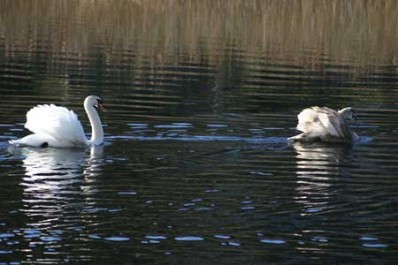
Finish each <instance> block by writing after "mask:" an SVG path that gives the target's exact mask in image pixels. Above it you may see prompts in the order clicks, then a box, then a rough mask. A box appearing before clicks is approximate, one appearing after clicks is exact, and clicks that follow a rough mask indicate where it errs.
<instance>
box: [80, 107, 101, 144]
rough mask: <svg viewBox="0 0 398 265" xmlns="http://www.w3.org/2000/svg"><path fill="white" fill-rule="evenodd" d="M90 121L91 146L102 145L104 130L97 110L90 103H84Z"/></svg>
mask: <svg viewBox="0 0 398 265" xmlns="http://www.w3.org/2000/svg"><path fill="white" fill-rule="evenodd" d="M84 109H85V110H86V113H87V116H88V119H89V121H90V124H91V139H90V140H89V141H88V143H89V144H91V145H100V144H102V142H103V141H104V130H103V129H102V124H101V120H100V117H99V115H98V112H97V110H96V109H95V108H94V107H93V106H92V105H90V104H88V102H84Z"/></svg>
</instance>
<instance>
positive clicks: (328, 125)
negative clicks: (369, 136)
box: [317, 107, 344, 137]
mask: <svg viewBox="0 0 398 265" xmlns="http://www.w3.org/2000/svg"><path fill="white" fill-rule="evenodd" d="M317 113H318V118H319V121H320V123H321V124H322V125H323V127H325V130H326V132H325V133H328V134H330V135H331V136H334V137H344V133H343V132H342V130H341V127H342V122H344V121H343V120H342V119H341V118H340V115H339V114H338V112H337V111H335V110H333V109H331V108H327V107H323V108H319V107H318V108H317Z"/></svg>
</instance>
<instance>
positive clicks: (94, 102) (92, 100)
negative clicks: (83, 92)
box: [84, 96, 105, 111]
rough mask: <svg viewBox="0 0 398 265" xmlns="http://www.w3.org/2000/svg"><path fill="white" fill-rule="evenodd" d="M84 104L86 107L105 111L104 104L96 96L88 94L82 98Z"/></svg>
mask: <svg viewBox="0 0 398 265" xmlns="http://www.w3.org/2000/svg"><path fill="white" fill-rule="evenodd" d="M84 106H87V107H89V106H90V107H94V108H96V109H100V110H102V111H105V108H104V105H103V104H102V99H101V98H100V97H97V96H88V97H86V99H85V100H84Z"/></svg>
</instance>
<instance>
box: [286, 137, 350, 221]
mask: <svg viewBox="0 0 398 265" xmlns="http://www.w3.org/2000/svg"><path fill="white" fill-rule="evenodd" d="M294 148H295V150H296V153H297V155H296V158H297V162H296V163H297V164H296V175H297V184H298V185H297V188H296V191H297V197H296V202H298V203H300V204H302V205H303V206H304V207H303V211H302V215H304V216H305V215H307V214H314V213H320V212H322V211H323V210H325V209H327V208H328V203H329V201H330V199H331V196H333V195H334V194H335V192H334V191H333V190H334V188H333V185H335V184H336V183H337V182H338V180H339V178H340V177H344V176H346V175H347V174H349V171H348V169H347V168H346V167H344V164H347V163H349V161H350V155H351V147H350V146H346V145H327V144H323V143H316V144H312V145H301V144H299V143H297V144H295V145H294Z"/></svg>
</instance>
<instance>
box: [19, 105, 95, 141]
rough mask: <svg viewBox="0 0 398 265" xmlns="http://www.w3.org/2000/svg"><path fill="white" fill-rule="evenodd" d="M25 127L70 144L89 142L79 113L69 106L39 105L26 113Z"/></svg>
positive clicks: (38, 133)
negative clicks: (78, 115)
mask: <svg viewBox="0 0 398 265" xmlns="http://www.w3.org/2000/svg"><path fill="white" fill-rule="evenodd" d="M25 128H27V129H29V130H30V131H32V132H33V133H35V134H37V135H43V136H49V137H51V138H54V139H55V140H56V141H60V142H65V143H67V144H68V142H69V143H70V145H82V144H87V139H86V136H85V135H84V130H83V127H82V125H81V123H80V121H79V120H78V118H77V115H76V114H75V113H74V112H73V111H71V110H68V109H67V108H64V107H59V106H55V105H53V104H51V105H38V106H36V107H34V108H32V109H31V110H29V111H28V113H27V114H26V124H25Z"/></svg>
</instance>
